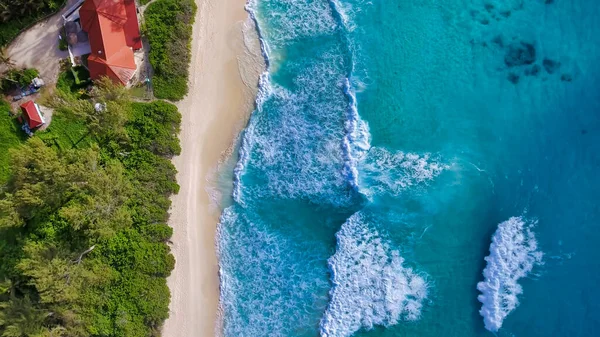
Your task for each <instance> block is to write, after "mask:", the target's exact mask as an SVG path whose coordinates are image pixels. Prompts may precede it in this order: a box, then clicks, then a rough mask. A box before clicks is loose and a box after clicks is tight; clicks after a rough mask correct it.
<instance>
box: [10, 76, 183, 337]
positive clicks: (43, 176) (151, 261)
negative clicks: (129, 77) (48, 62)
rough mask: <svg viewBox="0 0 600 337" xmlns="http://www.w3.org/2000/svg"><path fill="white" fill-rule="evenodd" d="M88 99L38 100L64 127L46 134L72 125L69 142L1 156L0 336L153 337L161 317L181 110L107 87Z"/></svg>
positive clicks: (25, 146)
mask: <svg viewBox="0 0 600 337" xmlns="http://www.w3.org/2000/svg"><path fill="white" fill-rule="evenodd" d="M90 96H91V97H90V99H85V100H84V99H79V98H78V97H76V96H75V95H74V94H73V93H70V92H65V91H62V90H60V89H59V90H57V92H56V93H55V95H53V96H52V97H50V98H48V102H46V104H48V105H51V106H52V107H54V109H55V112H54V116H53V119H56V120H57V121H58V123H57V124H56V126H57V127H58V126H60V127H61V129H60V130H55V131H51V130H50V131H46V133H49V134H52V133H53V132H54V133H55V135H61V132H62V131H61V130H76V129H78V130H77V132H74V133H73V134H74V136H70V137H71V138H73V139H72V141H73V142H71V143H69V142H67V141H61V140H60V139H58V138H60V137H59V136H57V137H58V138H56V139H55V138H51V137H46V138H44V137H41V136H43V135H44V134H46V133H40V136H34V137H32V138H30V139H28V140H27V141H24V142H22V143H21V144H20V145H16V146H14V147H13V148H12V149H10V151H9V156H10V158H9V159H10V167H9V172H10V175H9V178H8V181H7V182H5V183H4V184H3V185H2V187H0V259H1V261H2V263H1V264H0V336H32V337H33V336H36V337H49V336H70V337H75V336H123V337H138V336H139V337H142V336H158V335H160V326H161V325H162V323H163V321H164V320H165V319H166V318H167V316H168V304H169V299H170V295H169V289H168V287H167V284H166V277H167V276H168V275H169V274H170V272H171V270H172V269H173V267H174V263H175V261H174V258H173V256H172V255H171V254H170V251H169V247H168V245H167V243H166V242H167V240H168V239H169V238H170V236H171V234H172V230H171V228H170V227H169V226H168V225H166V221H167V217H168V213H167V211H168V209H169V207H170V200H169V197H170V195H171V194H173V193H176V192H177V191H178V189H179V187H178V185H177V183H176V180H175V174H176V170H175V168H174V166H173V165H172V163H171V161H170V158H171V157H172V156H173V155H176V154H178V153H179V152H180V147H179V141H178V138H177V134H178V132H179V127H180V121H181V117H180V114H179V112H178V111H177V108H176V107H175V106H174V105H172V104H170V103H166V102H162V101H155V102H151V103H137V102H132V101H131V100H130V99H129V97H128V94H127V91H126V90H125V89H124V88H122V87H119V86H115V85H113V84H112V83H111V82H110V81H99V82H98V83H96V85H95V87H94V90H93V91H92V92H91V93H90ZM61 120H62V121H61ZM65 121H67V122H65ZM51 127H52V125H51ZM81 128H83V130H81ZM68 137H69V136H68V135H67V138H68ZM61 144H62V145H61ZM64 144H70V145H69V146H64Z"/></svg>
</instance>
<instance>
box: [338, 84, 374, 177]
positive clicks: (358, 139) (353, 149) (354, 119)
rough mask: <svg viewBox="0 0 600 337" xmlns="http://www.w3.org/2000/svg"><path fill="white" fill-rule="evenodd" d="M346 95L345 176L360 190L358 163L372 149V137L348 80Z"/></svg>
mask: <svg viewBox="0 0 600 337" xmlns="http://www.w3.org/2000/svg"><path fill="white" fill-rule="evenodd" d="M344 93H345V94H346V96H347V97H348V114H347V119H346V123H345V124H346V125H345V128H346V135H345V136H344V141H343V147H344V154H345V157H346V163H345V165H344V174H345V176H346V179H347V180H348V182H349V184H350V186H352V188H354V189H358V162H359V160H361V159H362V158H363V157H364V156H365V154H366V153H367V151H368V150H369V148H370V147H371V143H370V141H371V135H370V133H369V126H368V125H367V123H365V122H364V121H363V120H362V119H361V118H360V115H359V114H358V108H357V106H356V96H355V95H354V92H353V91H352V87H351V86H350V80H348V79H347V78H346V79H345V81H344Z"/></svg>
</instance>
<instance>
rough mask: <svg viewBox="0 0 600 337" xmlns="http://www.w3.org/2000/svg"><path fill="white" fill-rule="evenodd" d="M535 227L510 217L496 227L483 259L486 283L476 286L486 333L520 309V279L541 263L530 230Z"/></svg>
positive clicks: (498, 326)
mask: <svg viewBox="0 0 600 337" xmlns="http://www.w3.org/2000/svg"><path fill="white" fill-rule="evenodd" d="M534 225H535V222H526V221H525V220H524V219H523V218H522V217H512V218H510V219H508V220H507V221H504V222H502V223H501V224H499V225H498V229H497V230H496V232H495V233H494V236H493V237H492V243H491V245H490V255H489V256H486V257H485V261H486V262H487V266H486V267H485V269H484V270H483V276H484V277H485V280H484V281H483V282H479V283H478V284H477V289H478V290H479V291H481V295H479V296H477V299H478V300H479V302H481V303H483V306H482V307H481V310H480V311H479V313H480V314H481V316H483V322H484V325H485V328H486V329H487V330H489V331H492V332H495V331H498V330H499V329H500V328H501V327H502V323H503V322H504V319H505V318H506V316H508V314H510V313H511V312H512V311H513V310H514V309H515V308H516V307H517V306H518V305H519V299H518V295H520V294H521V293H523V289H522V287H521V285H520V284H519V283H518V281H519V279H521V278H523V277H526V276H527V275H528V274H529V272H530V271H531V269H533V267H534V266H535V265H537V264H541V263H542V257H543V253H542V252H540V251H538V247H537V241H536V239H535V234H534V233H533V231H532V230H531V229H532V228H533V226H534Z"/></svg>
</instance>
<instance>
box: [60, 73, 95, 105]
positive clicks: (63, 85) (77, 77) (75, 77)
mask: <svg viewBox="0 0 600 337" xmlns="http://www.w3.org/2000/svg"><path fill="white" fill-rule="evenodd" d="M89 77H90V73H89V71H88V70H87V69H85V68H84V67H81V66H78V67H73V68H71V67H69V68H68V69H67V70H65V71H63V72H61V73H60V74H59V75H58V80H57V81H56V89H58V90H60V91H61V92H63V93H65V94H67V95H74V96H75V97H77V98H82V97H85V96H86V95H87V93H86V92H85V89H86V88H87V87H88V86H89V85H90V83H91V82H90V81H89Z"/></svg>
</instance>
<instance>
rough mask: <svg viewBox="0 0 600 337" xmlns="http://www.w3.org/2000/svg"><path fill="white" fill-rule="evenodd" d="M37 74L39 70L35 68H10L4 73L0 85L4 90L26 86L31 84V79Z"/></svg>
mask: <svg viewBox="0 0 600 337" xmlns="http://www.w3.org/2000/svg"><path fill="white" fill-rule="evenodd" d="M38 76H39V72H38V71H37V69H35V68H26V69H10V70H9V71H7V72H6V73H5V74H4V77H3V78H2V81H1V83H0V87H1V88H2V90H4V91H6V90H8V89H11V88H14V87H16V86H18V87H26V86H28V85H29V84H31V81H32V80H33V79H34V78H36V77H38Z"/></svg>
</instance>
